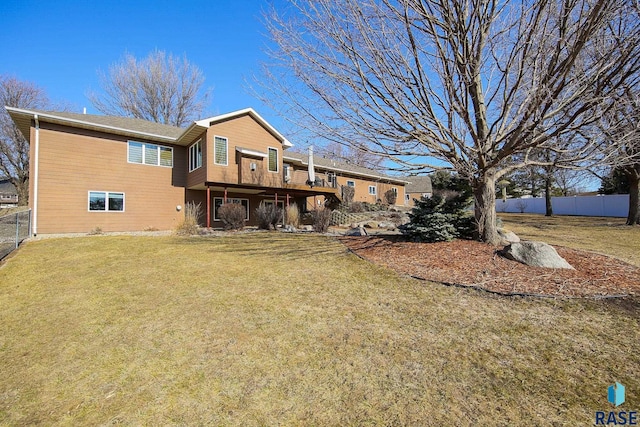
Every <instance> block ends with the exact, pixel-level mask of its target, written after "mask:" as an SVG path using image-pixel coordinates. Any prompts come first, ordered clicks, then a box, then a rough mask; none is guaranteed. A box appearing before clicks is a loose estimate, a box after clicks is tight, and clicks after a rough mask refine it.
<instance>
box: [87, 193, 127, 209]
mask: <svg viewBox="0 0 640 427" xmlns="http://www.w3.org/2000/svg"><path fill="white" fill-rule="evenodd" d="M89 211H99V212H124V193H110V192H108V191H89Z"/></svg>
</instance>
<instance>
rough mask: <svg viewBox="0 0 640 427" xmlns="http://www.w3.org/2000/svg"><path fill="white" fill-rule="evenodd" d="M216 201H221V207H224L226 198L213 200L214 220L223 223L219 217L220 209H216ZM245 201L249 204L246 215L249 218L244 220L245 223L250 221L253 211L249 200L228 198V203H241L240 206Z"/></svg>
mask: <svg viewBox="0 0 640 427" xmlns="http://www.w3.org/2000/svg"><path fill="white" fill-rule="evenodd" d="M216 200H220V206H222V205H223V204H224V197H214V198H213V220H214V221H221V219H220V218H218V217H217V214H218V209H216ZM243 200H244V201H246V202H247V215H246V216H247V217H246V218H245V219H244V220H245V221H249V212H250V211H251V209H250V205H249V199H242V198H239V197H227V203H240V204H242V201H243Z"/></svg>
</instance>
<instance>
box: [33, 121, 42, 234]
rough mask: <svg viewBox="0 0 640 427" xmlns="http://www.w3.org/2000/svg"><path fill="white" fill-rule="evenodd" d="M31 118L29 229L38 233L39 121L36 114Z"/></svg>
mask: <svg viewBox="0 0 640 427" xmlns="http://www.w3.org/2000/svg"><path fill="white" fill-rule="evenodd" d="M33 120H34V121H35V124H36V126H35V133H36V140H35V150H34V151H35V159H34V164H33V228H32V229H31V230H32V232H33V235H34V236H35V235H37V234H38V166H39V160H40V121H39V120H38V115H37V114H34V115H33Z"/></svg>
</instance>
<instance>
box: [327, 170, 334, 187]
mask: <svg viewBox="0 0 640 427" xmlns="http://www.w3.org/2000/svg"><path fill="white" fill-rule="evenodd" d="M327 182H328V183H329V184H331V185H333V186H335V185H336V173H335V172H327Z"/></svg>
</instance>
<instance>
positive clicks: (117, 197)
mask: <svg viewBox="0 0 640 427" xmlns="http://www.w3.org/2000/svg"><path fill="white" fill-rule="evenodd" d="M6 109H7V111H8V112H9V115H10V116H11V118H12V119H13V121H14V122H15V123H16V125H17V126H18V128H19V129H20V131H21V132H22V133H23V134H24V136H25V137H26V138H27V140H28V141H29V142H30V159H31V161H30V181H29V182H30V188H29V194H30V198H29V204H30V207H31V208H32V210H33V231H34V234H35V233H40V234H48V233H71V232H88V231H91V230H93V229H96V228H97V227H99V228H101V229H102V230H103V231H137V230H145V229H152V228H153V229H160V230H169V229H174V228H176V227H177V226H178V225H179V223H180V222H181V221H182V220H183V219H184V205H185V203H188V202H196V203H200V204H201V206H202V208H203V217H202V218H201V225H203V226H206V227H220V226H222V223H221V222H220V218H219V217H218V208H219V207H220V206H221V205H222V204H223V203H225V202H231V203H238V204H241V205H242V206H244V207H245V210H246V220H247V224H256V223H257V220H256V218H255V208H257V207H258V206H259V205H260V204H261V203H274V204H278V205H281V206H284V205H286V204H290V203H293V202H295V203H297V204H298V206H300V207H303V208H304V207H307V206H308V201H312V202H311V204H317V202H318V201H324V200H327V199H333V200H336V199H337V200H339V199H340V196H341V194H340V193H341V188H340V186H341V185H349V186H351V185H353V186H355V187H356V193H357V194H358V197H361V198H363V200H365V199H366V197H367V193H368V195H369V196H372V197H370V198H369V199H367V201H373V196H375V197H376V198H379V195H380V194H381V191H383V190H384V191H386V190H385V189H386V188H395V189H396V191H397V192H398V196H399V197H398V202H397V203H398V204H402V203H403V201H404V185H405V184H406V181H402V180H398V179H394V178H387V177H384V176H382V175H380V174H377V173H375V172H373V171H370V170H363V169H360V168H355V167H354V168H345V166H344V165H342V164H341V165H339V166H336V167H333V168H332V167H331V165H330V164H328V163H327V162H329V161H327V160H326V159H324V160H323V159H320V158H319V159H316V162H317V163H318V168H317V169H318V176H319V177H320V180H319V183H320V185H315V186H313V187H312V186H310V185H307V183H306V181H307V179H308V178H307V175H308V170H307V168H308V159H305V156H304V155H298V154H295V153H289V152H287V151H286V150H288V149H289V148H291V147H292V144H291V143H290V142H289V141H288V140H287V139H286V138H285V137H284V136H283V135H282V134H280V132H278V131H277V130H276V129H275V128H273V127H272V126H271V125H270V124H269V123H267V122H266V121H265V120H264V119H263V118H262V117H261V116H260V115H259V114H258V113H256V112H255V111H254V110H253V109H251V108H248V109H244V110H239V111H235V112H232V113H228V114H222V115H218V116H214V117H210V118H207V119H203V120H198V121H196V122H193V123H191V125H189V126H188V127H186V128H179V127H174V126H168V125H163V124H158V123H153V122H149V121H146V120H140V119H133V118H124V117H112V116H100V115H88V114H76V113H66V112H47V111H39V110H26V109H19V108H11V107H6ZM321 203H322V202H321Z"/></svg>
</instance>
